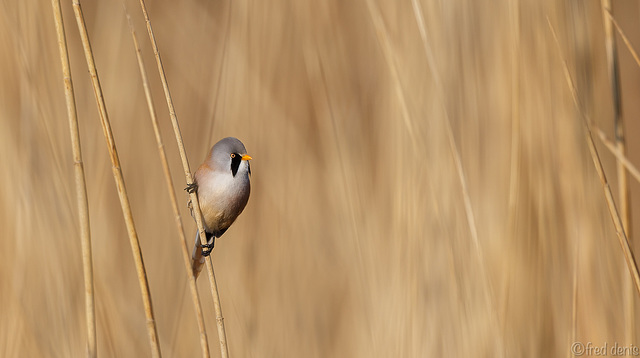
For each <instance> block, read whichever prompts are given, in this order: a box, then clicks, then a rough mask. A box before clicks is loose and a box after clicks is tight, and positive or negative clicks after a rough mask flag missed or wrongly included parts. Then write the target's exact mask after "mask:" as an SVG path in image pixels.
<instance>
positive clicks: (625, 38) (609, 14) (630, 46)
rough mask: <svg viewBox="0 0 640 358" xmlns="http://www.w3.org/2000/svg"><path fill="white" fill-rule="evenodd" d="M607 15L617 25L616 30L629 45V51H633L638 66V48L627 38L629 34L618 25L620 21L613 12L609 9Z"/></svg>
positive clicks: (639, 60)
mask: <svg viewBox="0 0 640 358" xmlns="http://www.w3.org/2000/svg"><path fill="white" fill-rule="evenodd" d="M606 15H607V17H608V18H609V19H610V20H611V22H612V23H613V25H614V26H615V27H616V30H617V31H618V33H619V34H620V37H621V38H622V41H623V42H624V44H625V45H626V46H627V49H628V50H629V52H630V53H631V56H633V59H634V60H635V61H636V64H637V65H638V66H640V57H638V53H637V52H636V50H635V49H634V48H633V46H632V45H631V41H629V39H628V38H627V35H625V33H624V31H622V28H621V27H620V25H618V22H617V21H616V19H615V18H614V17H613V15H612V14H611V12H609V11H607V12H606Z"/></svg>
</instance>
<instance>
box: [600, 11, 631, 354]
mask: <svg viewBox="0 0 640 358" xmlns="http://www.w3.org/2000/svg"><path fill="white" fill-rule="evenodd" d="M600 4H601V6H602V21H603V22H604V32H605V45H606V50H607V67H608V69H609V81H610V82H611V97H612V99H613V128H614V138H615V142H616V147H617V148H618V151H620V152H621V153H622V154H623V155H625V154H626V145H625V138H624V125H623V118H622V96H621V93H622V92H621V89H620V67H619V64H618V52H617V46H616V38H615V33H614V31H613V23H612V21H611V17H610V16H609V14H611V13H612V8H611V0H601V1H600ZM616 170H617V173H618V201H619V203H620V216H621V218H622V225H623V228H624V231H625V234H626V235H627V238H628V240H629V244H630V245H631V246H632V247H633V236H632V232H631V203H630V192H629V185H628V178H627V172H626V171H625V168H624V165H623V164H622V162H620V161H619V160H616ZM624 296H625V297H624V305H625V311H626V314H625V326H626V329H625V332H626V334H627V341H628V342H631V341H633V337H635V329H636V328H635V306H634V297H633V296H634V295H633V288H632V287H631V284H630V283H629V282H628V281H627V280H625V295H624Z"/></svg>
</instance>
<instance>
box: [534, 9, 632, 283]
mask: <svg viewBox="0 0 640 358" xmlns="http://www.w3.org/2000/svg"><path fill="white" fill-rule="evenodd" d="M547 23H548V25H549V29H550V30H551V34H552V35H553V39H554V40H555V42H556V46H557V47H558V53H559V54H560V57H561V60H562V63H563V65H564V66H563V70H564V76H565V79H566V81H567V84H568V86H569V91H570V92H571V97H572V99H573V103H574V105H575V106H576V109H577V111H578V115H579V116H580V118H581V119H582V120H581V122H582V127H583V130H584V134H585V139H586V141H587V146H588V147H589V152H590V154H591V159H592V160H593V164H594V166H595V168H596V171H597V172H598V176H599V178H600V183H601V184H602V189H603V191H604V197H605V200H606V202H607V208H608V209H609V214H610V215H611V219H612V220H613V225H614V226H615V228H616V234H617V236H618V241H619V243H620V246H621V248H622V253H623V256H624V259H625V261H626V263H627V268H628V269H629V274H630V275H631V277H632V279H633V283H634V285H635V287H636V290H637V291H638V293H639V294H640V273H638V264H637V263H636V259H635V256H634V255H633V250H632V249H631V246H630V245H629V240H628V239H627V234H626V232H625V230H624V226H623V224H622V219H621V218H620V214H618V209H617V208H616V204H615V201H614V200H613V193H612V192H611V187H610V186H609V182H608V181H607V176H606V174H605V172H604V168H603V167H602V162H601V161H600V155H599V154H598V150H597V149H596V145H595V143H594V141H593V135H592V133H591V128H590V127H589V123H590V119H589V118H588V116H587V114H586V113H584V111H583V110H582V108H581V107H580V102H579V100H578V93H577V91H576V87H575V85H574V84H573V79H572V78H571V73H570V72H569V66H568V65H567V61H566V60H565V59H564V57H562V51H561V47H560V42H559V41H558V36H557V35H556V32H555V30H554V28H553V25H551V20H549V17H547Z"/></svg>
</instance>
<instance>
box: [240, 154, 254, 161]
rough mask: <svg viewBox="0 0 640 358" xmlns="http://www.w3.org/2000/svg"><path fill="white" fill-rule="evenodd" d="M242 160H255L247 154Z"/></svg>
mask: <svg viewBox="0 0 640 358" xmlns="http://www.w3.org/2000/svg"><path fill="white" fill-rule="evenodd" d="M241 159H242V160H251V159H253V158H251V156H249V155H248V154H245V155H243V156H242V158H241Z"/></svg>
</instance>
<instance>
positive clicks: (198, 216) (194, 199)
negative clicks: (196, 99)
mask: <svg viewBox="0 0 640 358" xmlns="http://www.w3.org/2000/svg"><path fill="white" fill-rule="evenodd" d="M140 8H141V9H142V14H143V15H144V20H145V22H146V24H147V32H148V34H149V40H150V42H151V46H152V48H153V53H154V55H155V58H156V64H157V65H158V73H159V75H160V79H161V81H162V88H163V90H164V94H165V99H166V100H167V107H168V109H169V116H170V117H171V124H172V126H173V131H174V134H175V136H176V142H177V143H178V150H179V152H180V159H182V166H183V169H184V174H185V177H186V181H187V185H189V186H191V185H192V184H194V181H193V177H192V175H191V169H190V168H189V160H188V159H187V153H186V151H185V149H184V144H183V142H182V134H181V132H180V125H179V123H178V118H177V116H176V111H175V108H174V106H173V100H172V99H171V94H170V92H169V85H168V83H167V76H166V74H165V72H164V67H163V66H162V60H161V58H160V51H159V50H158V44H157V43H156V39H155V36H154V34H153V29H152V28H151V20H150V19H149V14H148V13H147V7H146V5H145V3H144V0H140ZM189 198H190V199H191V203H192V206H193V214H194V217H195V220H196V225H197V226H198V235H199V236H200V242H201V243H202V244H203V245H205V244H206V243H207V238H206V236H205V232H204V226H203V223H202V213H201V211H200V203H199V202H198V194H197V192H196V191H195V190H193V191H190V193H189ZM205 262H206V266H207V272H208V274H209V283H210V286H211V296H212V297H213V306H214V309H215V313H216V325H217V327H218V339H219V343H220V353H221V354H222V358H228V357H229V348H228V345H227V334H226V332H225V328H224V317H223V316H222V306H221V304H220V296H219V294H218V284H217V283H216V276H215V274H214V272H213V263H212V261H211V256H207V258H206V260H205Z"/></svg>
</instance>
